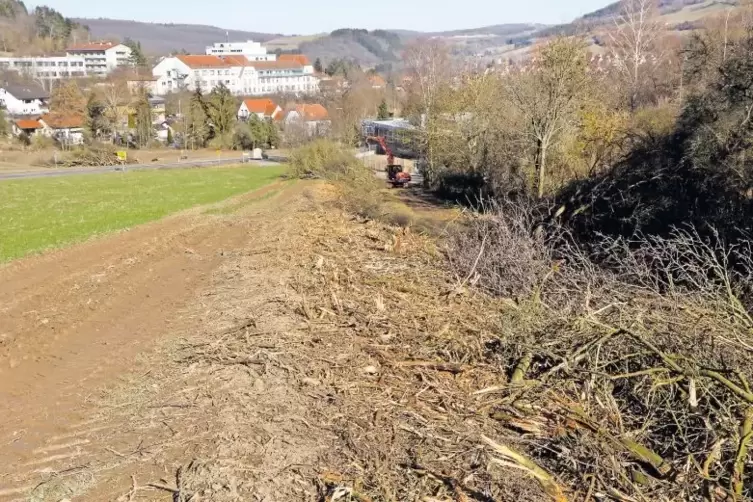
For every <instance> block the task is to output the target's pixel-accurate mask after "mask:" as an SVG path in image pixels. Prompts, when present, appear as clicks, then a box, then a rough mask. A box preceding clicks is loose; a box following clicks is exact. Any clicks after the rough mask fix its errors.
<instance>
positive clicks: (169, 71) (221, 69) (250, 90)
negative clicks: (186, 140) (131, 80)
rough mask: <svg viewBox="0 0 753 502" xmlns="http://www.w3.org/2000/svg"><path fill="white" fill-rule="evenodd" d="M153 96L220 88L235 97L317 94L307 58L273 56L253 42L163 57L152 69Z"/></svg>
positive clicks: (316, 84)
mask: <svg viewBox="0 0 753 502" xmlns="http://www.w3.org/2000/svg"><path fill="white" fill-rule="evenodd" d="M152 75H153V76H154V77H155V78H156V79H157V82H156V86H155V87H156V88H155V91H154V94H158V95H164V94H167V93H170V92H175V91H178V90H182V89H185V90H189V91H194V90H196V89H201V90H203V91H204V92H211V91H212V90H213V89H215V88H216V87H218V86H219V85H224V86H225V87H227V88H228V89H230V92H232V93H233V94H235V95H246V96H260V95H265V94H275V93H283V92H286V93H294V94H310V93H315V92H318V90H319V85H318V78H317V77H316V76H315V75H314V67H313V66H312V65H311V64H310V62H309V61H308V58H306V57H305V56H302V55H287V56H286V57H281V58H280V59H279V60H278V59H277V56H276V55H275V54H267V52H266V49H265V48H263V47H261V45H260V44H257V43H255V42H251V41H249V42H242V43H235V42H233V43H227V44H214V45H213V46H210V47H207V54H186V55H183V54H180V55H176V56H170V57H166V58H163V59H162V60H161V61H160V62H159V63H158V64H157V65H156V66H155V67H154V68H153V69H152Z"/></svg>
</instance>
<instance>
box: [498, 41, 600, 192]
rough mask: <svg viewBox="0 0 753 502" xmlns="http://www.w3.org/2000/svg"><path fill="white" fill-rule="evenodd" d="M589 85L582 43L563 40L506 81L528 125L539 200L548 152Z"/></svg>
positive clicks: (573, 115) (543, 186) (512, 100)
mask: <svg viewBox="0 0 753 502" xmlns="http://www.w3.org/2000/svg"><path fill="white" fill-rule="evenodd" d="M588 82H589V77H588V72H587V64H586V50H585V47H584V45H583V43H582V42H580V41H578V40H576V39H566V38H560V39H556V40H554V41H552V42H550V43H548V44H547V45H544V46H543V47H541V48H539V49H538V51H537V52H536V54H535V56H534V61H533V63H532V65H531V66H530V67H529V68H527V69H525V70H522V71H520V72H518V73H517V74H513V75H510V76H509V77H508V78H507V79H506V80H505V84H506V86H507V89H506V90H507V94H508V96H509V99H510V102H511V103H512V105H513V106H514V107H515V108H516V109H517V111H518V113H520V114H521V116H522V118H523V120H522V123H524V124H527V130H526V135H527V137H528V138H529V140H530V143H531V144H532V150H533V159H534V162H533V163H534V167H535V174H534V179H535V181H534V185H535V187H536V190H537V192H538V194H539V197H541V196H543V195H544V191H545V186H546V178H547V167H548V166H547V160H548V157H547V156H548V154H549V151H550V149H551V147H552V146H554V145H555V144H556V143H557V141H559V139H560V136H561V133H562V131H563V130H564V129H565V127H567V125H568V124H569V123H570V122H571V121H572V120H573V119H574V117H575V114H576V113H577V111H578V109H579V105H580V100H581V98H582V97H583V96H584V95H585V94H586V93H587V90H588V85H587V84H588Z"/></svg>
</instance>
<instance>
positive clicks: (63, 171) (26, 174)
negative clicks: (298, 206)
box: [0, 157, 287, 180]
mask: <svg viewBox="0 0 753 502" xmlns="http://www.w3.org/2000/svg"><path fill="white" fill-rule="evenodd" d="M286 160H287V159H285V158H284V157H270V158H269V159H267V160H252V161H250V162H248V163H249V165H255V166H273V165H277V164H280V163H282V162H285V161H286ZM239 163H241V158H240V157H230V158H226V159H203V160H182V161H180V162H167V163H160V162H151V163H148V164H128V165H125V166H120V165H116V166H102V167H74V168H69V167H58V168H48V169H40V170H36V171H18V172H9V173H3V172H0V180H12V179H24V178H48V177H55V176H70V175H74V174H95V173H110V172H115V171H123V170H124V169H125V170H127V171H141V170H147V169H180V168H186V167H211V166H224V165H231V164H239Z"/></svg>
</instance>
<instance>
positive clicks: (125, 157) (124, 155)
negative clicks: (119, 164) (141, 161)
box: [115, 150, 128, 161]
mask: <svg viewBox="0 0 753 502" xmlns="http://www.w3.org/2000/svg"><path fill="white" fill-rule="evenodd" d="M115 153H116V154H117V155H118V160H122V161H126V160H128V152H126V151H124V150H120V151H118V152H115Z"/></svg>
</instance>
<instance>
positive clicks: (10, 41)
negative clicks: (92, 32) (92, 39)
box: [0, 0, 89, 55]
mask: <svg viewBox="0 0 753 502" xmlns="http://www.w3.org/2000/svg"><path fill="white" fill-rule="evenodd" d="M88 36H89V33H88V29H87V27H86V26H83V25H81V24H80V23H78V22H76V21H74V20H72V19H69V18H66V17H65V16H64V15H63V14H61V13H60V12H58V11H56V10H55V9H52V8H50V7H47V6H44V5H42V6H37V7H35V8H34V9H33V10H28V9H27V7H26V5H25V4H24V3H23V2H22V1H20V0H0V51H2V52H13V53H16V54H21V55H27V54H28V55H35V54H45V53H50V52H55V51H59V50H61V49H64V48H65V46H66V45H67V44H68V43H69V42H71V41H76V40H85V39H86V38H88Z"/></svg>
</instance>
